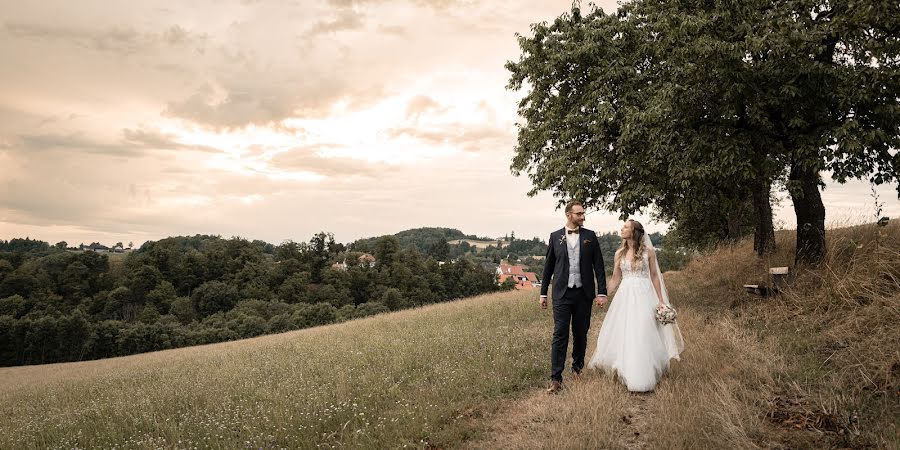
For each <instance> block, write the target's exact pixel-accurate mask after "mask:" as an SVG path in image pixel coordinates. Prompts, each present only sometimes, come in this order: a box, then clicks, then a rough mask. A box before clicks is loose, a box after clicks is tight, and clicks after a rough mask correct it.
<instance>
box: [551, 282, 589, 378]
mask: <svg viewBox="0 0 900 450" xmlns="http://www.w3.org/2000/svg"><path fill="white" fill-rule="evenodd" d="M592 300H593V299H591V298H589V297H588V296H587V295H585V293H584V290H583V289H566V293H565V294H563V297H562V298H561V299H559V301H557V300H554V301H553V322H554V325H553V346H552V347H551V348H550V361H551V374H550V378H552V379H554V380H556V381H562V373H563V368H565V365H566V350H568V347H569V327H570V326H571V328H572V370H573V371H575V372H581V369H583V368H584V352H585V349H587V334H588V328H589V327H590V325H591V305H592V304H593V302H592Z"/></svg>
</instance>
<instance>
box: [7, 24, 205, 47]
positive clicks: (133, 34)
mask: <svg viewBox="0 0 900 450" xmlns="http://www.w3.org/2000/svg"><path fill="white" fill-rule="evenodd" d="M4 30H5V32H6V34H8V35H9V36H11V37H15V38H21V39H31V40H39V41H40V40H43V41H61V42H63V43H67V44H72V45H76V46H79V47H83V48H89V49H92V50H96V51H99V52H109V53H114V54H118V55H131V54H135V53H140V52H147V51H149V50H151V49H156V47H158V46H159V45H160V44H163V43H165V44H169V45H178V46H184V45H198V46H202V45H203V44H204V43H205V42H206V39H207V36H206V35H203V34H200V35H198V34H194V33H191V32H190V31H188V30H186V29H184V28H182V27H180V26H178V25H173V26H171V27H169V28H168V29H166V30H165V31H162V32H159V33H146V32H138V31H137V30H136V29H135V28H134V27H132V26H117V27H112V28H107V29H102V30H97V29H88V28H76V27H69V26H54V25H46V24H41V23H21V22H12V23H6V24H5V26H4Z"/></svg>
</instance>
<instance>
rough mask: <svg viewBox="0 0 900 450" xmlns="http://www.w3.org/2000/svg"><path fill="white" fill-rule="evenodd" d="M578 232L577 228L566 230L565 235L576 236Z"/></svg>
mask: <svg viewBox="0 0 900 450" xmlns="http://www.w3.org/2000/svg"><path fill="white" fill-rule="evenodd" d="M579 231H581V230H580V229H579V228H576V229H574V230H570V229H568V228H566V234H578V232H579Z"/></svg>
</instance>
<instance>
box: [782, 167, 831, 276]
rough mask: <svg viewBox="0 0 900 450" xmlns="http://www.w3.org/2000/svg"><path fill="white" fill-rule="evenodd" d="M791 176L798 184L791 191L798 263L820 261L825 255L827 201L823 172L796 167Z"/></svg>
mask: <svg viewBox="0 0 900 450" xmlns="http://www.w3.org/2000/svg"><path fill="white" fill-rule="evenodd" d="M790 179H791V181H792V182H794V184H795V186H794V189H790V194H791V200H792V201H793V202H794V213H795V214H796V215H797V249H796V252H795V253H794V263H795V264H811V265H816V264H818V263H820V262H822V259H823V258H824V257H825V205H824V204H823V203H822V195H821V193H820V192H819V180H820V178H819V173H818V172H817V171H813V170H809V169H804V168H802V167H792V168H791V175H790Z"/></svg>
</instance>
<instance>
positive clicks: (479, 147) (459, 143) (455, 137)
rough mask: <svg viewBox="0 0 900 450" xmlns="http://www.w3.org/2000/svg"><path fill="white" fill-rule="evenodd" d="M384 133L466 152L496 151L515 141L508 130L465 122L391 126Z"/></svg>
mask: <svg viewBox="0 0 900 450" xmlns="http://www.w3.org/2000/svg"><path fill="white" fill-rule="evenodd" d="M386 134H387V135H388V136H390V137H393V138H397V137H402V136H408V137H411V138H413V139H417V140H419V141H422V142H423V143H425V144H429V145H450V146H453V147H456V148H458V149H460V150H465V151H467V152H481V151H496V150H499V149H500V147H506V148H511V147H512V144H513V143H514V142H515V134H514V133H513V132H511V131H509V130H506V129H503V128H498V127H492V126H485V125H482V126H478V125H473V124H466V123H451V124H446V125H440V126H435V127H417V126H407V127H400V128H392V129H389V130H387V132H386Z"/></svg>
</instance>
